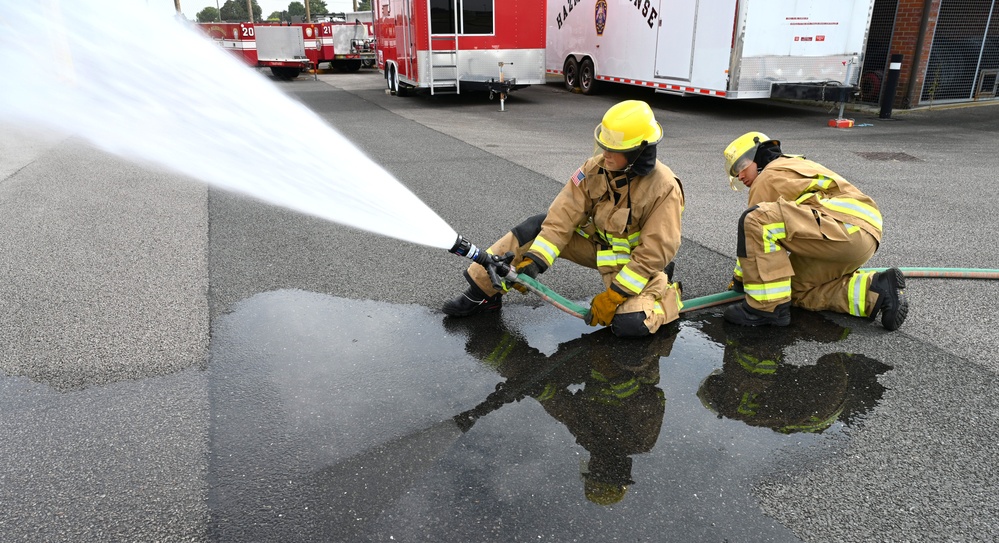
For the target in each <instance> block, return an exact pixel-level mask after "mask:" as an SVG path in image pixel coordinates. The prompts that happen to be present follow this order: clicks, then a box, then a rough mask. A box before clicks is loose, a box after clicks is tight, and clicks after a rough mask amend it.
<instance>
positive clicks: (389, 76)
mask: <svg viewBox="0 0 999 543" xmlns="http://www.w3.org/2000/svg"><path fill="white" fill-rule="evenodd" d="M396 82H397V79H396V78H395V64H388V65H386V66H385V84H386V85H387V86H388V90H389V92H390V93H392V94H395V93H396V90H397V89H396Z"/></svg>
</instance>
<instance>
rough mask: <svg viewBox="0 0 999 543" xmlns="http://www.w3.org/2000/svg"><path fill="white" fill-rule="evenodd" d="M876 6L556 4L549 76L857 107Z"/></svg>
mask: <svg viewBox="0 0 999 543" xmlns="http://www.w3.org/2000/svg"><path fill="white" fill-rule="evenodd" d="M873 5H874V0H839V1H836V2H830V1H828V0H825V1H814V0H548V14H547V48H546V54H545V70H546V72H547V73H550V74H560V75H562V76H563V78H564V80H565V84H566V87H567V88H570V89H573V88H578V89H580V90H581V91H582V92H583V93H584V94H590V93H592V92H593V89H594V87H595V86H596V85H597V83H598V82H611V83H621V84H627V85H636V86H641V87H649V88H652V89H655V90H656V91H657V92H664V93H672V94H679V95H689V94H697V95H707V96H718V97H722V98H729V99H738V98H769V97H786V98H800V99H818V100H830V101H837V102H840V101H848V99H849V97H850V96H851V95H852V94H853V93H854V92H855V88H856V84H857V81H858V79H859V76H860V64H861V63H862V61H863V58H862V57H863V52H864V46H865V44H866V41H867V30H868V27H869V26H870V19H871V12H872V9H873Z"/></svg>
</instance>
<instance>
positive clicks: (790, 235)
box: [735, 199, 878, 317]
mask: <svg viewBox="0 0 999 543" xmlns="http://www.w3.org/2000/svg"><path fill="white" fill-rule="evenodd" d="M877 248H878V241H877V239H876V238H875V237H874V236H873V235H871V234H870V233H868V232H866V231H864V230H863V229H861V228H858V227H857V226H853V225H850V224H847V223H844V222H841V221H839V220H837V219H835V218H833V217H830V216H829V215H827V214H825V213H823V212H822V211H821V210H820V209H815V208H812V207H809V206H805V205H802V206H799V205H797V204H795V203H794V202H788V201H786V200H784V199H780V200H778V201H776V202H764V203H761V204H759V205H757V206H753V207H751V208H749V209H748V210H746V212H745V213H743V214H742V217H741V218H740V220H739V239H738V250H737V254H738V256H739V258H738V260H737V261H736V267H735V278H736V279H741V280H742V284H743V288H744V289H745V294H746V303H748V304H749V306H750V307H753V308H754V309H759V310H761V311H768V312H772V311H774V310H775V309H776V308H777V306H778V305H781V304H784V303H787V302H792V303H793V305H795V306H798V307H803V308H805V309H809V310H812V311H822V310H829V311H836V312H839V313H847V314H850V315H854V316H858V317H867V316H869V315H870V314H871V312H872V311H873V310H874V305H875V302H876V301H877V294H876V293H874V292H870V285H871V281H872V279H873V276H874V272H859V271H857V270H858V268H860V267H861V266H863V265H864V263H865V262H867V261H868V260H869V259H870V258H871V256H873V255H874V252H875V251H876V250H877Z"/></svg>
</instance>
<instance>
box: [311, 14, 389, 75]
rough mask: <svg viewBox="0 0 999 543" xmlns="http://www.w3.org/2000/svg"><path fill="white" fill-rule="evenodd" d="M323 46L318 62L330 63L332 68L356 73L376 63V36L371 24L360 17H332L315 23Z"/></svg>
mask: <svg viewBox="0 0 999 543" xmlns="http://www.w3.org/2000/svg"><path fill="white" fill-rule="evenodd" d="M314 26H315V27H316V29H317V31H318V33H319V40H320V42H321V47H320V49H319V62H320V63H323V62H329V63H330V68H333V69H334V70H337V71H341V72H356V71H357V70H359V69H360V68H361V66H362V65H367V66H371V65H372V64H374V62H375V39H374V37H372V35H371V30H370V28H371V26H370V23H369V24H367V25H366V24H364V23H363V22H361V21H360V20H355V21H354V22H348V21H346V20H344V21H338V20H332V21H327V22H321V23H315V25H314Z"/></svg>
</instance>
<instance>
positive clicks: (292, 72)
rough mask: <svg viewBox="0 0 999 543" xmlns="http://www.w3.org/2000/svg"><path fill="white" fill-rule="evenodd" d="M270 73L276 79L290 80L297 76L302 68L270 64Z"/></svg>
mask: <svg viewBox="0 0 999 543" xmlns="http://www.w3.org/2000/svg"><path fill="white" fill-rule="evenodd" d="M271 73H272V74H273V75H274V77H276V78H278V79H283V80H285V81H291V80H292V79H295V78H296V77H298V74H300V73H302V69H301V68H293V67H290V66H271Z"/></svg>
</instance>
